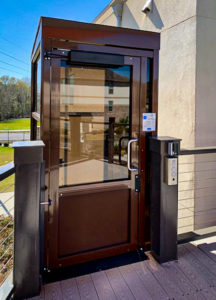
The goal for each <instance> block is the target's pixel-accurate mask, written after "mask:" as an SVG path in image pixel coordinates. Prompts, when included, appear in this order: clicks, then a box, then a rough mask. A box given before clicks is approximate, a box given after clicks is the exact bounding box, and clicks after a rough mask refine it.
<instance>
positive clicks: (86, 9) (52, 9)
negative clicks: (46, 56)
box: [0, 0, 110, 79]
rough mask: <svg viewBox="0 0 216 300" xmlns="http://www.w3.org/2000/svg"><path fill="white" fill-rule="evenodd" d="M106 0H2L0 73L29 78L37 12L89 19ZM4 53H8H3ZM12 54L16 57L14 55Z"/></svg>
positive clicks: (38, 16)
mask: <svg viewBox="0 0 216 300" xmlns="http://www.w3.org/2000/svg"><path fill="white" fill-rule="evenodd" d="M109 2H110V0H52V1H46V0H37V1H35V0H4V1H1V9H0V77H1V76H2V75H8V76H14V77H16V78H20V79H21V78H24V77H29V78H30V55H31V49H32V45H33V41H34V37H35V34H36V30H37V26H38V22H39V18H40V16H46V17H54V18H61V19H68V20H74V21H81V22H92V20H93V19H94V18H95V17H96V15H97V14H98V13H99V12H100V11H101V10H102V9H103V8H104V7H105V6H106V5H107V4H108V3H109ZM5 53H6V54H8V55H9V56H11V57H8V56H5V55H4V54H5ZM14 58H16V60H15V59H14Z"/></svg>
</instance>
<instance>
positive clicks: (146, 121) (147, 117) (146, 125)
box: [142, 113, 156, 132]
mask: <svg viewBox="0 0 216 300" xmlns="http://www.w3.org/2000/svg"><path fill="white" fill-rule="evenodd" d="M155 127H156V113H144V114H143V115H142V130H143V131H149V132H150V131H155Z"/></svg>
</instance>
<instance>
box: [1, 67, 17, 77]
mask: <svg viewBox="0 0 216 300" xmlns="http://www.w3.org/2000/svg"><path fill="white" fill-rule="evenodd" d="M0 69H3V70H6V71H10V72H12V73H17V74H20V75H22V76H23V74H22V73H19V72H16V71H11V70H9V69H7V68H3V67H0Z"/></svg>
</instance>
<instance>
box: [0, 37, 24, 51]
mask: <svg viewBox="0 0 216 300" xmlns="http://www.w3.org/2000/svg"><path fill="white" fill-rule="evenodd" d="M0 39H1V40H3V41H6V42H7V43H9V44H11V45H14V46H17V44H16V43H14V42H12V41H10V40H8V39H6V38H4V37H2V36H0ZM19 48H21V49H23V50H26V49H24V47H22V46H20V45H19Z"/></svg>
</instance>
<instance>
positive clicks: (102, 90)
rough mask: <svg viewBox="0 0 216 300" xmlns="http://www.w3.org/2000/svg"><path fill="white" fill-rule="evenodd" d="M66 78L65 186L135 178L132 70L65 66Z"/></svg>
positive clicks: (61, 176)
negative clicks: (131, 166) (130, 147)
mask: <svg viewBox="0 0 216 300" xmlns="http://www.w3.org/2000/svg"><path fill="white" fill-rule="evenodd" d="M60 76H61V80H60V145H59V147H60V151H59V153H60V154H59V162H60V173H59V185H60V186H68V185H80V184H87V183H96V182H106V181H112V180H127V179H129V172H128V169H127V143H128V139H129V136H130V103H131V100H130V87H131V67H130V66H122V67H116V68H94V67H79V66H69V65H67V64H66V62H65V61H62V65H61V75H60ZM110 82H112V85H113V87H114V88H115V95H113V96H112V100H110V95H109V86H110ZM111 107H112V109H111Z"/></svg>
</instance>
